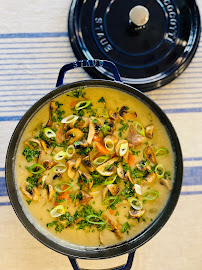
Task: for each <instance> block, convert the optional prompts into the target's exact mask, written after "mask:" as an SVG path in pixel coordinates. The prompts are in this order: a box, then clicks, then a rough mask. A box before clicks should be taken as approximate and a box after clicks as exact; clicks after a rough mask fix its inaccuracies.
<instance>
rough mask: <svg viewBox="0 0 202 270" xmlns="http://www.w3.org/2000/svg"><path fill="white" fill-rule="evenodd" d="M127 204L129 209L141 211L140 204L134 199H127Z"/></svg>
mask: <svg viewBox="0 0 202 270" xmlns="http://www.w3.org/2000/svg"><path fill="white" fill-rule="evenodd" d="M128 202H129V203H130V205H131V207H132V208H133V209H135V210H141V209H142V203H141V201H139V200H138V199H137V198H135V197H130V198H128Z"/></svg>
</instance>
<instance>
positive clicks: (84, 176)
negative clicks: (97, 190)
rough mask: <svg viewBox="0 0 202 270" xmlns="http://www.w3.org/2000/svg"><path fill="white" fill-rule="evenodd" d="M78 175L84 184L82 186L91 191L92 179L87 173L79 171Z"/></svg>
mask: <svg viewBox="0 0 202 270" xmlns="http://www.w3.org/2000/svg"><path fill="white" fill-rule="evenodd" d="M79 174H80V176H81V179H82V182H83V183H84V185H85V186H86V187H87V188H88V189H91V188H92V186H93V178H92V176H91V175H90V174H89V173H87V172H86V173H83V172H81V171H79Z"/></svg>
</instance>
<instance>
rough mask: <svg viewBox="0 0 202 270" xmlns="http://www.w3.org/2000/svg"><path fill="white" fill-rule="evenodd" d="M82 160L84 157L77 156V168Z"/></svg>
mask: <svg viewBox="0 0 202 270" xmlns="http://www.w3.org/2000/svg"><path fill="white" fill-rule="evenodd" d="M81 160H82V157H79V158H77V160H76V162H75V169H76V170H77V169H78V167H79V165H80V164H81Z"/></svg>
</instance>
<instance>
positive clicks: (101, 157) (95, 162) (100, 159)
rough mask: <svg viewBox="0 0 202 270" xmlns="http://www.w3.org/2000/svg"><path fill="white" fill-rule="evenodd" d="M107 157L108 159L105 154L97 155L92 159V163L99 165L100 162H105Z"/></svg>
mask: <svg viewBox="0 0 202 270" xmlns="http://www.w3.org/2000/svg"><path fill="white" fill-rule="evenodd" d="M108 159H109V157H107V156H100V157H97V158H96V159H95V160H94V161H93V163H94V164H95V165H101V164H103V163H105V161H107V160H108Z"/></svg>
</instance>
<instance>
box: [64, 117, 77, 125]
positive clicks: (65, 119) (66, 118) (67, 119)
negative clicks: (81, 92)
mask: <svg viewBox="0 0 202 270" xmlns="http://www.w3.org/2000/svg"><path fill="white" fill-rule="evenodd" d="M78 119H79V116H77V115H69V116H67V117H65V118H63V119H62V120H61V123H63V124H69V123H72V122H75V121H76V120H78Z"/></svg>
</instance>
